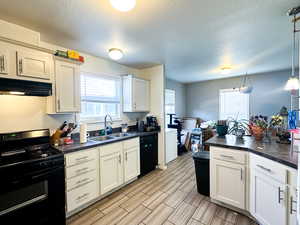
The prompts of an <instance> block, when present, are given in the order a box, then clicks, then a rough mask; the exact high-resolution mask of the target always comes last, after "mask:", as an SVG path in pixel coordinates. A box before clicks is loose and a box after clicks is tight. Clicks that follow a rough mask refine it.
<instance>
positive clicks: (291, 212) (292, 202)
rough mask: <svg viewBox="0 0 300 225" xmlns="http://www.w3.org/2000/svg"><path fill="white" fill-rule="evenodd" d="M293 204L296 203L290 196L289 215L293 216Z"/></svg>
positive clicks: (294, 210)
mask: <svg viewBox="0 0 300 225" xmlns="http://www.w3.org/2000/svg"><path fill="white" fill-rule="evenodd" d="M294 203H295V204H297V201H295V200H293V196H291V201H290V204H291V205H290V214H291V215H292V214H294V213H296V212H297V210H296V209H293V206H294Z"/></svg>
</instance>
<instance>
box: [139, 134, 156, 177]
mask: <svg viewBox="0 0 300 225" xmlns="http://www.w3.org/2000/svg"><path fill="white" fill-rule="evenodd" d="M140 160H141V174H140V177H141V176H144V175H146V174H147V173H149V172H151V171H152V170H155V168H156V165H157V164H158V135H157V134H151V135H147V136H141V138H140Z"/></svg>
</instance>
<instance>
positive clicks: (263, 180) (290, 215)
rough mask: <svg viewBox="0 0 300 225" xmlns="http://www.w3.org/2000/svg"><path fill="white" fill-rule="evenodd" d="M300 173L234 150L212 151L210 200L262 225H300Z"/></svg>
mask: <svg viewBox="0 0 300 225" xmlns="http://www.w3.org/2000/svg"><path fill="white" fill-rule="evenodd" d="M296 187H297V170H296V169H293V168H291V167H288V166H285V165H283V164H280V163H278V162H275V161H273V160H270V159H267V158H265V157H262V156H259V155H256V154H254V153H248V152H246V151H239V150H234V149H226V148H220V147H211V148H210V197H211V198H212V199H214V200H216V201H217V202H221V203H225V204H227V205H230V206H233V207H236V208H239V209H242V210H244V211H246V210H248V211H249V212H250V214H251V215H252V216H253V217H254V218H256V219H257V221H258V222H259V224H262V225H298V223H297V205H298V204H297V188H296Z"/></svg>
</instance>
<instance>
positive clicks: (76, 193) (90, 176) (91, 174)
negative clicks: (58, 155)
mask: <svg viewBox="0 0 300 225" xmlns="http://www.w3.org/2000/svg"><path fill="white" fill-rule="evenodd" d="M65 165H66V168H65V171H66V200H67V212H68V213H69V212H72V211H73V210H75V209H77V208H80V207H82V206H83V205H85V204H87V203H88V202H90V201H92V200H94V199H96V198H98V197H99V196H100V192H99V149H98V148H92V149H87V150H82V151H79V152H75V153H70V154H66V155H65Z"/></svg>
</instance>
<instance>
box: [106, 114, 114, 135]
mask: <svg viewBox="0 0 300 225" xmlns="http://www.w3.org/2000/svg"><path fill="white" fill-rule="evenodd" d="M107 117H109V119H110V121H107ZM107 123H110V125H109V126H108V125H107ZM112 124H113V119H112V118H111V116H110V115H109V114H107V115H106V116H105V117H104V130H105V135H107V134H108V131H110V130H111V129H112V127H111V125H112Z"/></svg>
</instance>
